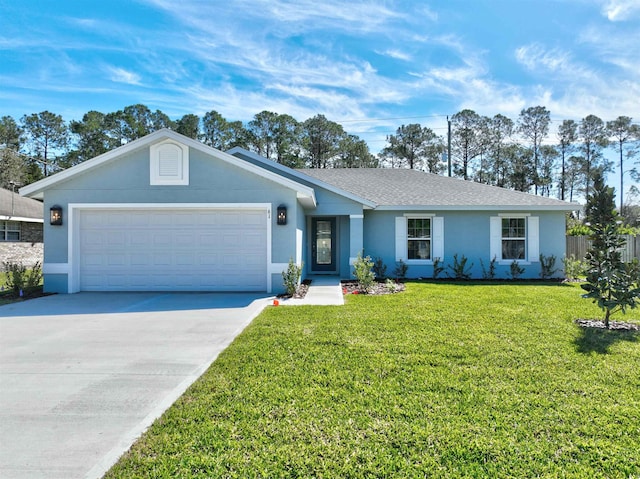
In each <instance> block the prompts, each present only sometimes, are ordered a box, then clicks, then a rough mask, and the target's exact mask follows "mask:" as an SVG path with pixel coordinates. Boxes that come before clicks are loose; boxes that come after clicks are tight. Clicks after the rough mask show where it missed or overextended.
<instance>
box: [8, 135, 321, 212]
mask: <svg viewBox="0 0 640 479" xmlns="http://www.w3.org/2000/svg"><path fill="white" fill-rule="evenodd" d="M167 139H170V140H174V141H176V142H178V143H182V144H183V145H186V146H188V147H190V148H193V149H195V150H198V151H201V152H203V153H204V154H206V155H209V156H213V157H215V158H217V159H219V160H222V161H225V162H227V163H230V164H232V165H234V166H237V167H238V168H241V169H243V170H246V171H249V172H251V173H254V174H256V175H258V176H261V177H263V178H266V179H268V180H270V181H273V182H275V183H278V184H280V185H283V186H285V187H287V188H290V189H292V190H294V191H296V192H297V197H298V200H299V201H300V202H301V203H302V204H303V205H305V206H309V207H312V206H315V205H316V198H315V192H314V191H313V188H310V187H308V186H305V185H303V184H301V183H298V182H296V181H293V180H291V179H289V178H286V177H284V176H282V175H279V174H277V173H274V172H271V171H269V170H266V169H265V168H261V167H260V166H256V165H254V164H252V163H249V162H247V161H243V160H242V159H239V158H237V157H235V156H233V155H230V154H228V153H225V152H223V151H220V150H217V149H215V148H212V147H210V146H207V145H205V144H204V143H202V142H200V141H197V140H194V139H192V138H189V137H186V136H184V135H181V134H180V133H176V132H175V131H172V130H169V129H167V128H163V129H162V130H158V131H156V132H154V133H150V134H149V135H147V136H144V137H142V138H139V139H137V140H134V141H131V142H129V143H127V144H126V145H123V146H120V147H118V148H115V149H113V150H111V151H108V152H106V153H104V154H102V155H100V156H96V157H95V158H92V159H90V160H87V161H85V162H82V163H80V164H78V165H75V166H72V167H71V168H68V169H66V170H63V171H61V172H59V173H56V174H55V175H51V176H49V177H47V178H44V179H42V180H40V181H36V182H35V183H32V184H30V185H27V186H24V187H22V188H20V194H21V195H23V196H28V197H31V198H42V197H43V193H44V191H45V190H46V189H48V188H51V187H52V186H54V185H57V184H59V183H62V182H63V181H67V180H69V179H71V178H73V177H74V176H76V175H80V174H84V173H87V172H88V171H90V170H92V169H94V168H97V167H99V166H102V165H104V164H105V163H108V162H111V161H114V160H117V159H119V158H120V157H121V156H124V155H126V154H129V153H132V152H134V151H137V150H141V149H143V148H148V147H149V146H151V145H152V144H154V143H158V142H161V141H163V140H167Z"/></svg>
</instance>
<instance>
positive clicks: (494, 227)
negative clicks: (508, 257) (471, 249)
mask: <svg viewBox="0 0 640 479" xmlns="http://www.w3.org/2000/svg"><path fill="white" fill-rule="evenodd" d="M489 229H490V231H489V238H490V245H489V256H490V258H489V259H493V258H496V260H498V261H500V260H501V259H502V218H500V217H499V216H492V217H491V218H490V223H489Z"/></svg>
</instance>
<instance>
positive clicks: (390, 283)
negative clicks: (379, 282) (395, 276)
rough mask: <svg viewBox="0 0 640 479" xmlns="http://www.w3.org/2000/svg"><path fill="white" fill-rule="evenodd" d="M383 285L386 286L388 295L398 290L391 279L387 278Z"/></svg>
mask: <svg viewBox="0 0 640 479" xmlns="http://www.w3.org/2000/svg"><path fill="white" fill-rule="evenodd" d="M385 285H386V286H387V289H388V290H389V292H390V293H395V292H396V291H397V290H398V285H397V284H396V282H395V281H394V280H392V279H391V278H387V281H386V283H385Z"/></svg>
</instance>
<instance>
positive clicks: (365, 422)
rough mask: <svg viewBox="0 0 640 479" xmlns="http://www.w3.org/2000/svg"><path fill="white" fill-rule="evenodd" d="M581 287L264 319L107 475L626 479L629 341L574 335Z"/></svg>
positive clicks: (456, 293)
mask: <svg viewBox="0 0 640 479" xmlns="http://www.w3.org/2000/svg"><path fill="white" fill-rule="evenodd" d="M581 291H582V290H581V289H580V288H579V286H577V285H561V284H548V285H545V284H540V283H538V284H509V283H502V284H474V283H465V284H447V283H409V284H408V287H407V290H406V292H404V293H401V294H396V295H387V296H363V295H359V296H349V297H348V300H347V304H346V305H345V306H343V307H278V308H273V307H271V308H269V309H267V310H266V311H265V312H264V313H263V314H262V315H260V316H259V317H258V318H256V319H255V320H254V322H253V323H252V324H251V325H250V326H249V327H248V328H247V329H246V330H245V331H244V332H243V333H242V334H241V335H240V336H239V337H238V338H237V339H236V341H234V342H233V344H232V345H231V346H230V347H229V348H228V349H227V350H226V351H225V352H224V353H223V354H221V355H220V357H219V358H218V360H217V361H216V362H215V363H214V364H213V365H212V367H211V368H210V369H209V370H208V371H207V373H205V374H204V375H203V376H202V378H200V380H198V381H197V382H196V383H195V384H194V385H193V386H192V387H191V388H190V389H189V390H188V391H187V392H186V393H185V394H184V396H183V397H182V398H181V399H180V400H179V401H178V402H177V403H176V404H175V405H174V406H173V407H172V408H171V409H169V410H168V411H167V412H166V413H165V414H164V415H163V416H162V418H160V419H159V420H158V421H156V423H155V424H154V425H153V426H152V427H151V428H150V429H149V431H148V432H147V433H146V434H145V435H144V436H143V437H142V438H141V439H140V440H139V441H138V442H137V443H136V444H135V445H134V446H133V448H132V449H131V451H130V452H129V453H127V454H126V455H125V456H124V457H123V458H122V459H121V460H120V461H119V463H118V464H116V466H114V468H113V469H112V470H111V471H110V472H109V473H108V474H107V476H106V477H108V478H131V477H153V478H177V477H179V478H183V479H185V478H213V477H215V478H218V477H264V478H273V477H324V478H334V477H352V478H360V477H362V478H364V477H438V478H440V477H449V478H457V477H477V478H484V477H492V478H505V477H513V478H524V477H553V478H623V479H630V478H634V479H635V478H638V477H640V439H639V438H640V336H639V335H638V333H633V332H615V331H602V330H600V331H596V330H584V329H582V328H579V327H577V326H576V325H575V324H574V323H573V320H574V319H576V318H593V317H599V316H600V312H599V310H598V309H597V307H596V306H594V305H592V304H591V303H590V302H589V301H587V300H584V299H582V298H580V294H581ZM622 318H624V320H627V321H629V320H633V321H638V322H640V310H633V311H632V312H631V314H627V315H626V316H618V317H616V318H615V319H622Z"/></svg>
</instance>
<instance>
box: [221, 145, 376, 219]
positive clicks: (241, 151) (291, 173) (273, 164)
mask: <svg viewBox="0 0 640 479" xmlns="http://www.w3.org/2000/svg"><path fill="white" fill-rule="evenodd" d="M227 153H229V154H230V155H233V156H237V157H238V158H247V159H249V160H250V161H254V162H256V163H258V164H260V165H263V166H264V167H266V168H269V169H271V170H274V171H278V172H280V173H282V174H284V175H286V176H287V177H288V178H291V179H293V180H294V181H302V182H304V183H308V184H312V185H314V186H318V187H320V188H324V189H325V190H327V191H331V192H332V193H336V194H338V195H340V196H344V197H345V198H349V199H350V200H353V201H355V202H357V203H361V204H362V205H363V206H365V207H367V208H375V206H376V204H375V203H374V202H373V201H371V200H368V199H366V198H365V197H363V196H360V195H358V194H355V193H353V192H352V191H348V190H345V189H343V188H340V187H337V186H336V185H333V184H330V183H327V182H325V181H322V180H320V179H318V178H316V177H314V176H311V175H308V174H306V173H305V171H307V170H302V169H297V170H294V169H293V168H289V167H288V166H284V165H282V164H280V163H278V162H277V161H273V160H270V159H268V158H265V157H264V156H260V155H258V154H257V153H254V152H252V151H249V150H247V149H245V148H242V147H240V146H235V147H233V148H231V149H230V150H228V151H227ZM311 171H313V170H311Z"/></svg>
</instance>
